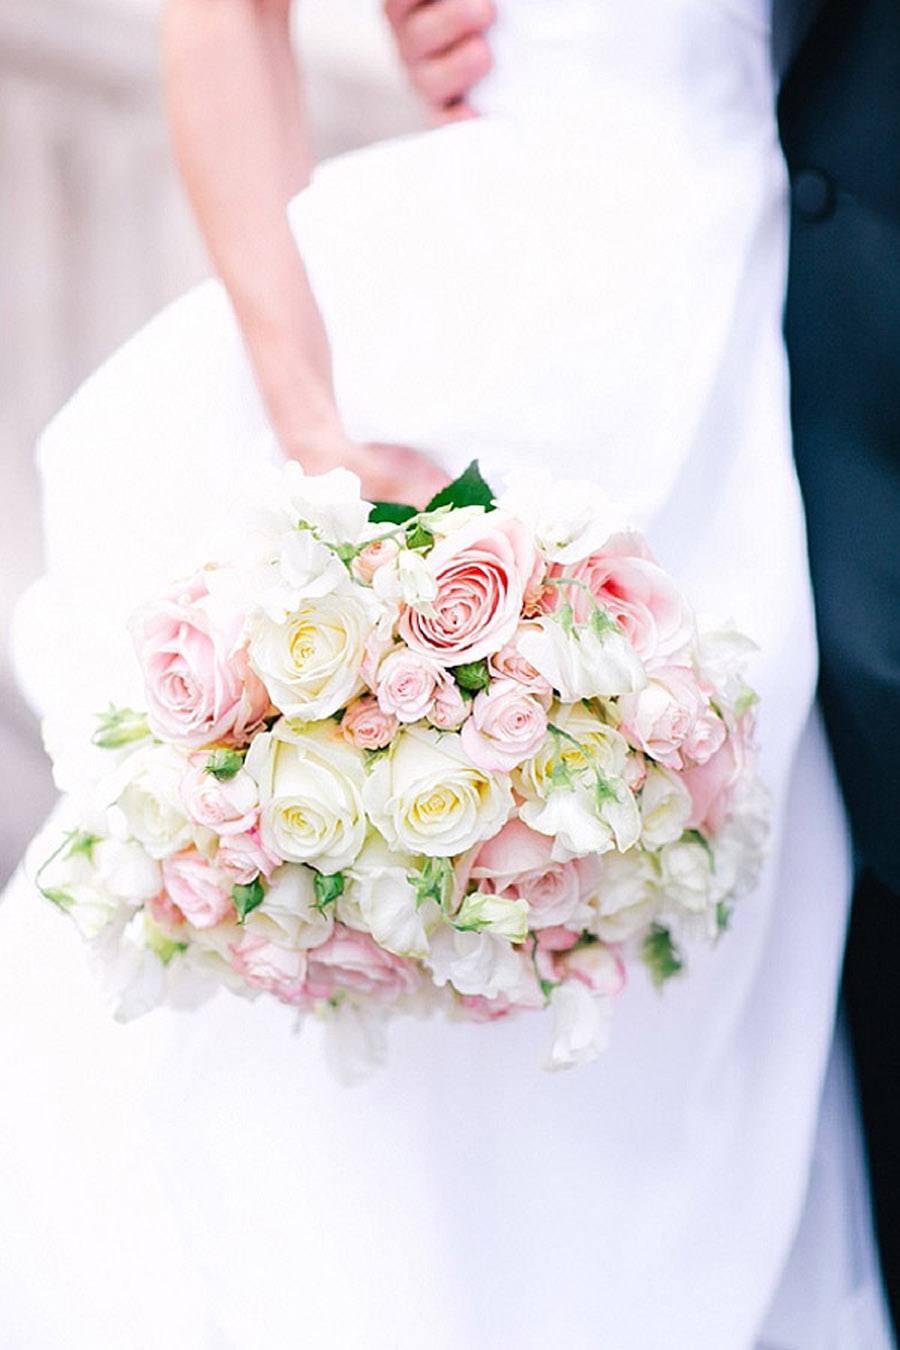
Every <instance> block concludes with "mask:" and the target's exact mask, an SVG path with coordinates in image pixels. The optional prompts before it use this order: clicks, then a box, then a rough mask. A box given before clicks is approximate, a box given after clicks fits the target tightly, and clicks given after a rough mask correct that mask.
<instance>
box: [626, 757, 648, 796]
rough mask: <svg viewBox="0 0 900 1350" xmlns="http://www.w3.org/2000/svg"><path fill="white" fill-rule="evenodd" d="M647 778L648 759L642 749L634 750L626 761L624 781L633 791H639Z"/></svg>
mask: <svg viewBox="0 0 900 1350" xmlns="http://www.w3.org/2000/svg"><path fill="white" fill-rule="evenodd" d="M646 779H647V761H646V760H645V759H644V756H643V755H642V754H641V752H640V750H634V751H632V753H631V754H630V755H629V756H628V758H627V759H626V761H625V769H624V771H623V773H622V781H623V782H624V783H625V786H626V787H628V788H630V789H631V791H632V792H639V791H640V789H641V788H642V787H643V786H644V783H645V782H646Z"/></svg>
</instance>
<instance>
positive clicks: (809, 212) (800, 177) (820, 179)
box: [791, 169, 835, 220]
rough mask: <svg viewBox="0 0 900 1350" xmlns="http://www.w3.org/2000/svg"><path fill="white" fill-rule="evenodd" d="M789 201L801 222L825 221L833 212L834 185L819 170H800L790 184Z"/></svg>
mask: <svg viewBox="0 0 900 1350" xmlns="http://www.w3.org/2000/svg"><path fill="white" fill-rule="evenodd" d="M791 200H792V201H793V204H794V211H795V212H796V213H797V215H798V216H799V217H800V218H801V220H827V219H828V217H829V216H830V215H832V213H833V212H834V207H835V191H834V184H833V183H832V181H831V179H830V178H829V177H828V175H827V174H826V173H823V172H822V170H821V169H800V170H798V172H797V173H796V174H794V179H793V182H792V183H791Z"/></svg>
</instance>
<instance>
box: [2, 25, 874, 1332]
mask: <svg viewBox="0 0 900 1350" xmlns="http://www.w3.org/2000/svg"><path fill="white" fill-rule="evenodd" d="M500 8H501V13H500V17H499V20H498V23H497V25H496V29H495V30H494V31H493V33H492V42H493V46H494V51H495V56H496V69H495V72H494V73H493V74H492V75H491V76H490V77H489V79H488V80H486V81H485V82H484V84H483V86H482V87H481V88H480V89H479V90H478V91H477V92H476V102H477V105H478V107H479V109H480V110H481V112H482V113H483V114H484V115H483V116H482V117H481V118H480V119H478V120H476V121H474V122H471V123H467V124H462V125H457V126H453V127H450V128H447V129H443V130H440V131H436V132H431V133H428V134H426V135H421V136H414V137H410V138H408V139H404V140H401V141H397V142H395V143H392V144H388V145H384V146H380V147H376V148H373V149H368V150H364V151H361V152H358V153H355V154H352V155H349V156H346V157H344V158H342V159H340V160H338V161H336V162H334V163H332V164H329V165H327V166H324V167H323V168H322V169H321V171H320V172H319V173H318V174H317V175H316V177H315V180H314V183H313V185H312V187H311V188H310V189H309V190H308V191H306V192H304V193H303V194H302V195H301V196H300V197H299V198H298V199H297V201H296V202H295V203H294V205H293V207H292V211H291V220H292V223H293V227H294V229H295V232H296V237H297V240H298V242H299V245H300V247H301V249H302V252H303V256H304V258H305V259H306V261H307V264H308V267H309V271H310V276H311V278H312V282H313V285H314V288H315V291H316V294H317V297H318V299H319V301H320V304H321V308H322V312H323V315H324V318H325V323H326V325H327V329H328V333H329V337H330V339H331V343H332V348H333V352H334V363H335V373H336V381H337V389H338V394H339V401H340V406H341V410H342V413H343V416H344V418H345V422H346V426H347V428H348V430H349V432H350V433H351V434H352V435H353V436H355V437H358V438H360V439H366V440H380V441H395V442H401V443H406V444H409V445H414V446H417V447H420V448H422V449H425V450H429V451H431V452H432V453H433V454H435V455H436V456H438V457H439V458H440V459H441V460H442V461H443V462H444V463H445V464H446V465H447V466H448V467H449V468H451V469H452V468H458V467H461V466H462V465H463V464H464V463H465V462H467V461H468V460H469V459H470V458H472V457H473V456H478V457H479V458H480V459H481V462H482V466H483V468H484V470H485V472H486V474H487V475H488V476H489V477H490V478H491V479H492V480H493V481H494V482H495V483H497V482H499V481H500V480H501V479H502V475H503V472H504V470H506V469H507V468H508V467H510V466H511V465H521V464H526V465H527V464H541V465H550V466H552V468H553V469H554V471H555V472H558V473H559V474H560V475H568V474H571V475H573V476H575V475H578V476H590V477H594V478H596V479H598V480H600V481H602V482H603V483H605V484H607V485H608V487H609V488H610V489H611V491H612V492H613V493H614V494H617V495H623V496H625V497H627V498H629V499H630V500H631V501H632V503H633V504H634V507H635V510H636V512H637V513H638V514H639V515H640V517H641V519H642V520H643V522H644V523H645V525H646V528H647V530H648V532H649V535H650V538H651V542H652V544H653V546H654V547H655V549H656V551H657V553H658V554H659V555H660V557H661V559H662V560H663V561H664V563H665V564H666V565H667V566H668V567H669V568H671V569H672V570H673V571H674V572H675V573H676V575H678V576H679V577H680V578H681V579H682V581H683V582H684V584H685V586H686V587H687V588H688V589H689V592H690V593H691V594H692V595H693V597H694V598H695V600H696V601H697V603H698V604H699V606H700V607H701V608H706V609H713V610H719V611H723V612H724V613H725V614H726V615H730V616H732V617H733V618H734V619H735V620H736V621H737V622H738V624H739V625H740V626H741V627H742V628H743V629H744V630H745V631H747V632H749V633H751V634H753V635H754V637H755V638H756V640H757V641H758V643H759V645H760V648H761V651H760V654H759V657H758V660H757V661H756V665H755V669H754V672H753V677H754V682H755V684H756V685H757V687H758V688H759V690H760V692H761V694H762V714H761V721H760V734H761V738H762V744H763V747H764V754H763V768H764V773H765V777H766V780H767V782H768V785H769V788H770V790H771V792H772V795H773V802H774V811H775V825H774V833H773V839H772V849H771V857H770V860H769V863H768V865H767V867H766V870H765V873H764V877H763V880H762V883H761V884H760V886H759V888H758V890H757V891H756V892H755V894H754V895H753V896H752V897H750V898H748V899H747V900H745V901H744V902H743V903H742V906H741V907H740V909H739V911H738V913H737V914H736V916H735V919H734V922H733V925H732V929H731V932H730V934H729V935H728V936H727V938H726V939H725V940H724V941H723V942H722V943H721V944H720V945H719V947H718V949H717V950H715V951H714V952H711V953H698V954H696V956H695V958H694V960H693V962H692V970H691V973H690V976H689V977H688V978H685V979H683V980H681V981H674V982H672V983H671V984H670V985H669V987H667V988H666V989H665V991H664V993H663V994H662V995H660V994H657V993H656V992H655V991H654V990H653V989H652V988H651V987H650V984H649V981H647V980H645V979H644V978H642V976H641V974H640V972H639V973H638V974H637V975H636V976H635V977H634V978H633V979H632V982H631V984H630V987H629V988H628V990H627V991H626V993H625V994H624V995H623V997H622V999H621V1002H620V1004H619V1007H618V1018H617V1021H616V1024H615V1028H614V1043H613V1046H612V1048H611V1050H610V1051H609V1052H608V1053H607V1054H606V1056H605V1057H604V1058H602V1059H601V1060H599V1061H598V1062H597V1063H595V1064H592V1065H590V1066H588V1067H586V1068H582V1069H580V1070H577V1071H573V1072H572V1073H570V1074H567V1075H562V1076H550V1075H545V1074H543V1073H541V1072H540V1071H539V1070H538V1069H537V1067H536V1063H537V1059H538V1051H539V1048H540V1044H541V1042H542V1040H543V1038H544V1036H545V1034H546V1028H545V1027H544V1025H543V1024H542V1023H541V1020H540V1018H538V1017H531V1016H524V1017H522V1018H521V1019H519V1020H510V1021H508V1022H507V1023H505V1024H503V1023H498V1024H495V1025H492V1026H474V1027H473V1026H467V1025H445V1024H443V1023H440V1022H431V1023H429V1022H417V1021H410V1022H398V1023H397V1024H396V1025H395V1027H394V1028H393V1030H392V1034H391V1046H390V1060H389V1064H388V1067H387V1068H386V1069H385V1070H384V1071H383V1072H381V1073H380V1074H379V1075H376V1076H375V1077H374V1078H373V1079H371V1080H369V1081H367V1082H365V1083H364V1084H362V1085H361V1086H358V1087H355V1088H352V1089H347V1088H344V1087H341V1086H339V1085H338V1084H337V1083H336V1082H335V1081H334V1080H333V1078H332V1077H331V1075H330V1072H329V1071H328V1069H327V1067H326V1065H325V1063H324V1060H323V1053H322V1045H321V1039H320V1034H319V1031H320V1029H319V1027H318V1026H312V1027H310V1028H307V1029H305V1030H304V1032H303V1034H302V1035H301V1036H300V1037H296V1036H294V1035H293V1034H292V1030H291V1016H290V1014H289V1013H288V1011H287V1010H286V1009H285V1008H283V1007H281V1006H280V1005H277V1004H275V1003H273V1002H267V1001H266V1000H259V1001H258V1002H256V1003H252V1004H248V1003H246V1002H244V1001H241V1000H238V999H236V998H234V997H232V996H231V995H228V994H225V993H223V994H221V995H219V996H218V997H217V998H216V999H215V1000H213V1001H212V1002H211V1003H210V1004H208V1005H206V1006H204V1007H203V1008H201V1009H200V1010H199V1011H196V1012H193V1013H189V1014H188V1013H179V1012H169V1011H161V1012H156V1013H153V1014H151V1015H150V1016H149V1017H147V1018H145V1019H144V1020H142V1021H140V1022H136V1023H132V1024H129V1025H128V1026H125V1027H123V1026H120V1025H117V1024H115V1023H114V1022H113V1021H112V1020H111V1019H110V1017H109V1014H108V1011H107V1009H106V1008H105V1006H104V1004H103V1000H102V997H101V995H100V993H99V992H98V991H97V989H96V987H95V985H94V983H93V980H92V977H91V975H90V974H89V972H88V970H87V968H86V961H85V957H84V953H83V950H82V945H81V942H80V940H79V938H78V936H77V934H76V932H75V930H74V928H73V927H72V926H71V925H69V924H68V923H67V922H66V921H65V920H64V919H63V918H62V917H60V915H59V914H58V913H57V912H56V911H55V910H54V909H53V908H52V907H51V906H49V905H47V904H45V903H44V902H42V901H41V900H40V899H39V898H38V897H37V896H36V894H35V893H34V891H33V889H32V888H31V886H30V885H29V883H28V882H27V881H26V880H25V879H24V876H23V875H20V876H19V878H18V879H17V880H16V881H14V883H13V884H12V886H11V888H10V890H9V891H8V893H7V896H6V898H5V901H4V903H3V905H2V906H0V1078H2V1082H3V1084H4V1093H3V1095H4V1100H3V1102H2V1106H0V1344H2V1345H3V1347H4V1348H5V1350H36V1348H40V1350H44V1348H45V1347H46V1350H51V1347H52V1348H54V1350H55V1347H65V1348H66V1350H72V1348H73V1347H79V1348H81V1347H85V1348H86V1347H91V1350H120V1348H121V1347H127V1350H180V1348H181V1347H184V1348H185V1350H231V1348H234V1350H288V1347H290V1348H291V1350H293V1348H294V1347H298V1346H302V1347H309V1350H419V1347H428V1350H498V1348H499V1350H538V1347H545V1346H548V1345H553V1346H562V1347H566V1350H589V1348H590V1350H595V1348H599V1347H602V1350H750V1347H753V1346H757V1345H760V1344H765V1345H767V1346H771V1347H773V1348H777V1350H829V1348H830V1350H878V1347H880V1346H886V1345H888V1344H889V1341H888V1338H887V1333H886V1332H885V1331H884V1328H883V1323H882V1321H881V1316H882V1315H881V1304H880V1298H881V1295H880V1288H879V1284H878V1278H877V1274H876V1266H875V1258H874V1253H873V1248H872V1241H871V1235H870V1231H869V1221H868V1212H867V1207H866V1202H865V1199H864V1196H865V1185H864V1181H863V1179H862V1173H861V1170H860V1166H861V1165H860V1159H859V1144H858V1138H857V1130H856V1124H855V1115H854V1111H853V1108H852V1099H851V1094H850V1089H849V1087H848V1085H847V1075H846V1066H845V1064H844V1062H843V1058H842V1056H841V1055H840V1054H839V1053H838V1054H837V1056H836V1058H835V1059H834V1061H833V1064H832V1070H831V1074H830V1075H829V1080H828V1081H829V1087H828V1092H827V1094H826V1096H825V1105H824V1107H823V1108H822V1109H821V1111H820V1105H821V1103H822V1096H823V1084H824V1083H825V1079H826V1066H827V1063H828V1059H829V1050H830V1046H831V1044H832V1033H833V1024H834V1016H835V1005H836V995H837V986H838V978H839V970H840V959H841V950H842V944H843V938H844V927H845V921H846V915H847V907H848V898H849V866H848V856H847V843H846V838H845V829H844V820H843V815H842V811H841V808H840V805H839V801H838V797H837V793H836V789H835V784H834V782H833V779H832V774H831V770H830V766H829V761H828V758H827V754H826V750H825V746H824V743H823V739H822V734H821V731H820V729H819V725H818V722H817V720H816V718H815V716H814V714H813V712H812V708H813V697H814V687H815V670H816V651H815V642H814V632H813V621H812V608H811V601H810V592H809V584H808V578H807V572H806V561H805V545H804V532H803V520H802V513H801V503H800V499H799V494H798V489H797V484H796V482H795V478H794V472H793V467H792V459H791V449H790V442H789V431H788V416H787V392H786V390H787V386H786V373H785V362H784V353H783V350H782V344H781V336H780V327H781V306H782V295H783V289H784V274H785V236H786V228H785V174H784V168H783V164H782V160H781V156H780V153H779V148H778V143H777V136H776V125H775V119H774V113H773V97H774V96H773V83H772V76H771V73H770V69H769V56H768V34H767V27H766V25H767V15H766V12H765V7H764V4H763V0H503V2H502V3H501V7H500ZM275 453H277V452H276V451H274V449H273V446H272V441H271V436H269V435H268V434H267V432H266V424H265V419H264V415H263V412H262V409H261V406H260V402H259V399H258V397H257V394H256V393H255V390H254V386H253V381H252V378H251V375H250V372H249V370H248V366H247V362H246V359H245V357H244V354H243V350H242V347H241V343H240V339H239V336H238V333H237V331H236V328H235V324H234V321H233V318H232V316H231V313H230V311H229V308H228V305H227V303H226V300H225V298H224V295H223V293H222V291H221V289H220V287H219V286H218V285H216V284H213V283H210V284H207V285H204V286H201V287H200V288H199V289H198V290H196V291H194V292H193V293H191V294H190V295H188V296H186V297H185V298H184V299H183V300H181V301H179V302H178V303H177V304H175V305H174V306H172V307H170V308H169V309H168V310H166V311H165V312H164V313H163V314H162V315H160V316H159V317H158V318H157V319H156V320H154V322H152V323H151V324H150V325H149V326H148V327H147V328H146V329H144V330H143V331H142V332H141V333H139V334H138V335H137V336H136V337H135V338H134V339H133V341H131V342H130V343H129V344H128V345H127V346H126V347H124V348H123V349H122V350H121V351H120V352H118V353H117V354H116V355H115V356H114V357H113V358H112V360H111V361H109V362H108V363H107V364H106V365H105V366H104V367H103V368H102V369H101V370H100V371H99V372H98V374H97V375H96V376H95V377H94V378H93V379H92V380H90V381H89V382H88V383H87V384H86V385H85V387H84V388H83V389H82V390H81V391H80V392H79V393H78V394H77V395H76V397H75V398H74V399H73V401H72V402H71V403H70V404H69V406H68V407H67V408H66V409H65V410H64V411H63V412H62V413H61V414H60V415H59V417H58V418H57V419H56V421H55V422H54V423H53V424H52V425H51V427H50V428H49V429H48V431H47V432H46V434H45V437H44V439H43V443H42V446H41V453H40V461H41V469H42V473H43V480H44V487H45V494H46V539H47V575H46V576H45V578H44V579H43V580H42V581H41V582H40V583H39V584H38V585H37V586H36V587H35V588H33V590H32V591H31V592H30V593H29V594H28V595H27V596H26V597H25V599H24V601H23V602H22V606H21V608H20V613H19V616H18V621H17V628H16V656H17V661H18V667H19V671H20V675H21V679H22V681H23V684H24V687H25V688H26V690H27V691H28V693H29V696H30V697H31V699H32V701H33V702H34V703H35V705H36V706H37V707H38V708H39V709H40V710H41V711H42V712H44V713H46V714H48V716H49V718H50V724H49V725H50V731H51V735H52V737H53V738H54V740H55V742H56V744H57V746H58V747H59V748H60V751H61V754H62V755H63V764H65V753H66V738H67V736H68V737H70V738H71V736H72V735H74V733H75V732H76V731H79V732H80V720H79V719H80V714H81V712H82V711H84V710H85V709H97V708H100V707H103V706H105V704H106V702H107V699H108V696H109V695H110V694H113V695H114V696H120V697H132V698H135V697H139V694H134V692H133V682H134V670H133V668H132V666H131V658H130V656H129V654H128V647H127V642H126V641H125V640H124V638H123V635H122V632H121V627H120V625H121V622H122V619H123V618H124V616H125V614H126V613H127V612H128V610H129V609H130V608H131V607H132V606H133V605H134V604H135V602H137V601H139V600H141V599H142V598H144V597H145V596H147V595H148V594H152V593H153V592H154V591H155V590H156V589H157V588H158V587H159V586H160V585H162V584H163V583H164V582H166V581H167V580H169V579H170V578H171V576H172V575H174V574H177V573H178V572H180V571H184V570H187V568H189V567H190V566H191V565H192V564H194V563H196V562H197V561H199V560H202V559H203V558H204V557H205V556H207V550H208V548H209V547H212V543H211V542H210V541H212V540H213V539H214V537H215V535H216V526H215V523H216V522H217V521H218V520H219V519H220V517H221V515H222V513H223V511H225V510H226V508H227V505H228V502H229V498H230V496H231V495H232V494H233V492H234V491H235V485H236V484H237V483H239V482H240V481H242V479H243V476H244V475H246V474H248V473H252V472H253V471H254V469H257V468H258V467H259V465H261V464H263V463H265V462H266V461H267V460H269V459H270V458H272V457H273V455H274V454H275ZM129 691H131V692H130V693H129ZM817 1121H818V1122H819V1123H818V1126H817ZM810 1177H812V1182H811V1183H810ZM808 1185H809V1186H810V1189H809V1193H808V1194H807V1188H808ZM804 1214H805V1215H806V1217H805V1219H802V1216H803V1215H804ZM801 1219H802V1222H801ZM798 1228H799V1235H798ZM792 1248H793V1250H792Z"/></svg>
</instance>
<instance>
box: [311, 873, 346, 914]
mask: <svg viewBox="0 0 900 1350" xmlns="http://www.w3.org/2000/svg"><path fill="white" fill-rule="evenodd" d="M313 886H314V888H315V892H316V906H315V907H316V909H318V910H320V911H321V910H324V909H325V907H326V906H327V905H331V904H333V903H334V901H335V900H337V899H338V897H339V896H341V895H343V894H344V874H343V872H331V873H330V874H329V873H326V872H316V873H315V874H314V876H313Z"/></svg>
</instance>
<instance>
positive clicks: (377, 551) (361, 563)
mask: <svg viewBox="0 0 900 1350" xmlns="http://www.w3.org/2000/svg"><path fill="white" fill-rule="evenodd" d="M399 552H400V545H399V544H398V543H397V541H396V539H374V540H373V541H372V543H371V544H366V546H365V548H364V549H362V550H361V551H360V552H359V553H357V555H356V557H355V558H354V559H353V561H352V563H351V564H350V566H351V569H352V571H353V575H354V576H355V578H356V580H357V581H360V582H362V584H363V585H364V586H371V584H372V579H373V578H374V576H375V573H376V572H378V571H379V570H380V569H381V568H382V567H385V566H386V565H387V564H388V563H390V562H393V561H394V559H395V558H396V556H397V554H398V553H399Z"/></svg>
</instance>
